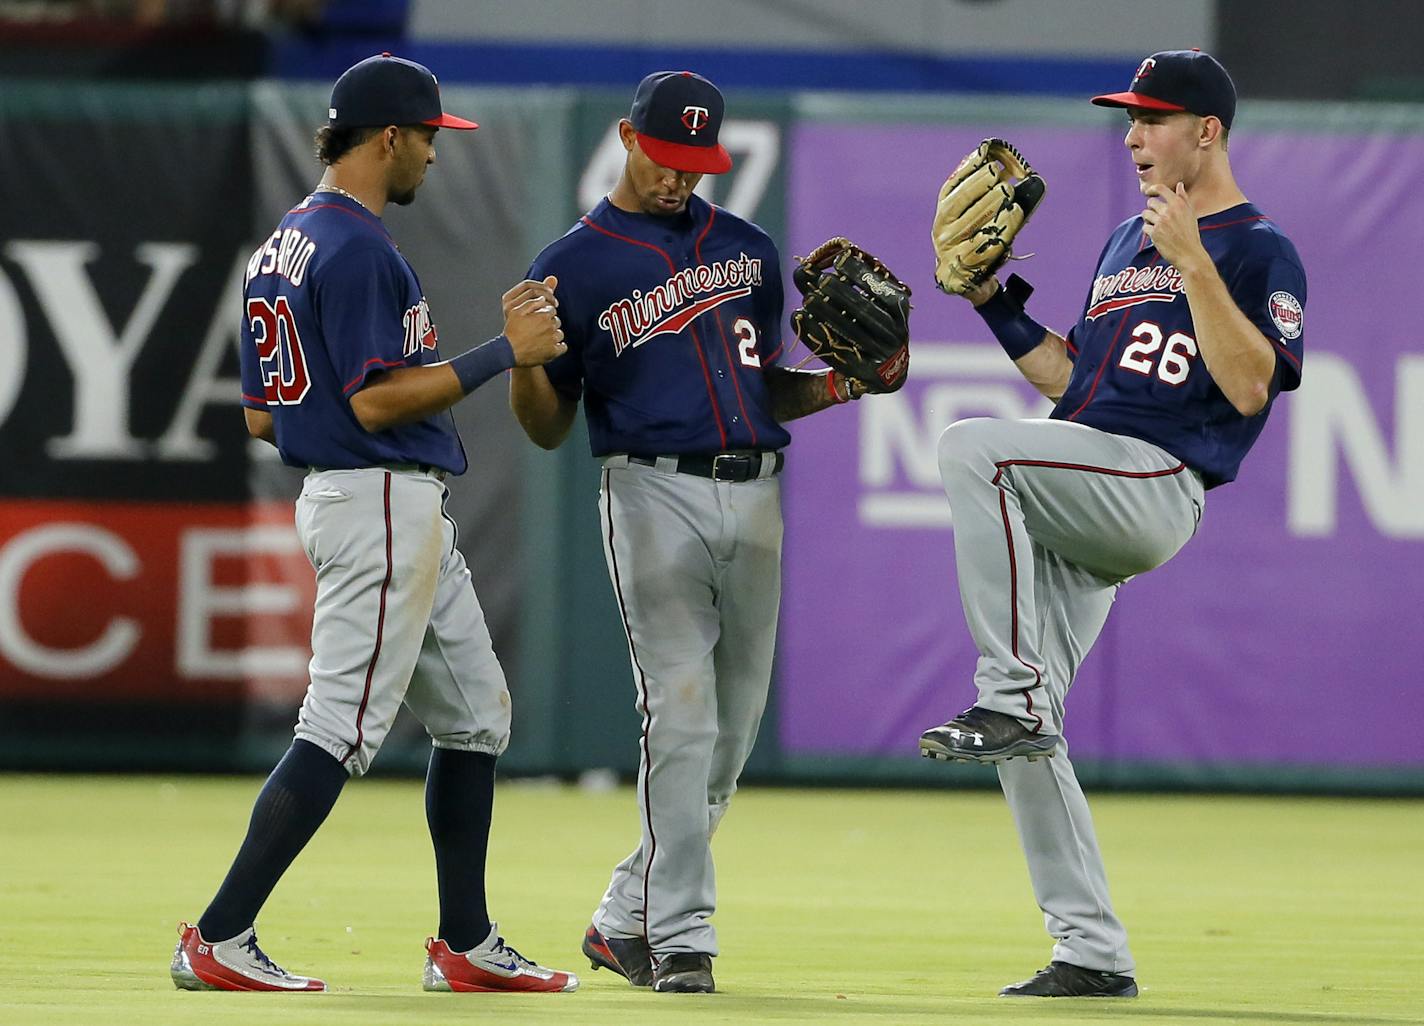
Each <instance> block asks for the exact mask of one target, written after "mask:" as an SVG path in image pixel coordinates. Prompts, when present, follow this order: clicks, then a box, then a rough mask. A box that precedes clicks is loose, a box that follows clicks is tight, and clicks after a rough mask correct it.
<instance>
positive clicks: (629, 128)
mask: <svg viewBox="0 0 1424 1026" xmlns="http://www.w3.org/2000/svg"><path fill="white" fill-rule="evenodd" d="M618 140H619V141H620V142H621V143H622V144H623V148H624V149H625V150H627V151H628V152H629V153H632V152H633V147H634V146H636V145H637V143H638V130H637V129H636V128H634V127H633V122H631V121H629V120H628V119H627V118H624V119H623V120H621V121H619V122H618Z"/></svg>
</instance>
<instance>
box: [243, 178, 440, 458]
mask: <svg viewBox="0 0 1424 1026" xmlns="http://www.w3.org/2000/svg"><path fill="white" fill-rule="evenodd" d="M242 303H243V317H242V345H241V362H242V402H243V405H244V406H250V407H252V408H253V409H257V410H266V411H267V412H268V413H270V414H272V422H273V425H274V427H275V429H276V434H277V450H278V451H279V452H280V453H281V454H282V460H283V462H285V463H288V464H291V465H292V466H296V467H329V468H338V469H352V468H356V467H371V466H377V465H379V464H383V463H415V464H422V463H423V464H428V465H430V466H434V467H442V468H444V469H445V470H448V471H450V472H451V473H455V474H461V473H464V471H465V467H466V461H465V450H464V447H463V446H462V445H461V444H460V436H459V434H458V433H457V432H456V430H455V421H454V419H453V418H452V417H451V415H450V412H449V411H448V410H447V411H444V412H442V413H439V414H437V415H435V416H433V417H429V418H427V419H426V420H422V421H419V422H417V423H414V424H405V425H402V426H399V427H393V428H389V429H387V430H385V431H379V432H375V433H372V432H369V431H367V430H366V429H365V428H363V427H362V426H361V423H360V421H358V420H357V419H356V414H355V413H354V412H352V410H351V403H350V398H351V396H352V395H354V394H355V393H356V392H359V391H360V390H361V387H362V386H363V385H365V384H366V380H367V378H369V377H370V376H371V375H372V374H374V373H377V372H379V371H384V370H389V369H391V368H393V367H414V366H418V365H420V364H427V363H439V362H440V352H439V350H438V349H437V347H436V344H437V338H436V332H435V325H434V324H433V323H432V322H431V319H430V307H429V305H427V303H426V302H425V296H424V295H422V293H421V289H420V282H419V280H418V279H417V278H416V276H415V272H414V271H413V270H411V267H410V264H408V263H407V262H406V259H405V257H403V256H401V253H400V250H399V249H397V248H396V244H395V242H393V241H392V240H391V237H390V235H389V234H388V233H387V232H386V228H385V225H384V224H382V223H381V219H380V218H379V217H377V216H376V215H374V214H372V213H371V212H370V211H368V210H367V209H366V208H365V207H363V206H361V204H359V203H357V202H356V201H354V200H351V199H348V198H346V197H344V196H340V195H337V194H335V193H329V192H317V193H313V194H312V195H311V196H308V197H307V198H306V199H305V200H303V201H302V202H301V204H299V205H298V206H297V207H296V208H295V209H293V210H291V211H289V212H288V213H287V216H286V217H284V218H282V223H281V224H280V225H278V226H277V230H276V231H274V232H273V233H272V235H271V237H270V238H269V239H268V240H267V241H266V242H264V243H263V244H262V246H261V247H260V248H259V249H258V250H257V252H256V253H254V254H253V255H252V258H251V259H250V260H249V261H248V262H247V276H246V278H245V279H244V284H243V296H242Z"/></svg>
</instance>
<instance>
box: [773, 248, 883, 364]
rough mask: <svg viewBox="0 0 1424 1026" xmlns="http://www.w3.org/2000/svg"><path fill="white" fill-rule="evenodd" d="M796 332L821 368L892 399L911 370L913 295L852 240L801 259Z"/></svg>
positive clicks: (793, 316)
mask: <svg viewBox="0 0 1424 1026" xmlns="http://www.w3.org/2000/svg"><path fill="white" fill-rule="evenodd" d="M792 280H793V281H795V282H796V287H797V288H798V289H800V290H801V295H802V297H803V298H802V301H801V308H800V309H798V310H795V311H793V312H792V314H791V327H792V329H793V330H794V331H795V332H796V336H797V337H798V338H799V339H801V341H802V342H803V343H805V345H806V348H807V349H809V350H811V352H812V353H814V354H815V355H816V356H817V357H819V358H820V360H821V362H822V363H824V364H825V365H826V366H828V367H830V368H831V369H832V370H835V371H839V372H840V373H842V374H844V375H845V376H846V377H848V378H854V379H855V380H857V381H859V382H860V383H861V386H862V387H863V388H864V389H865V391H867V392H893V391H895V390H896V389H898V388H899V387H900V386H901V385H903V384H904V383H905V376H906V374H907V373H908V372H909V369H910V287H909V286H908V285H906V284H905V283H904V282H902V281H901V280H900V279H899V278H897V277H895V274H894V272H892V271H891V270H890V268H888V267H886V266H885V265H884V264H883V263H881V262H880V261H879V260H878V259H876V258H875V257H874V256H872V255H871V254H869V253H867V252H866V251H865V250H863V249H861V248H860V247H859V246H857V245H855V244H854V243H852V242H851V241H850V240H849V239H843V238H840V237H839V236H837V237H836V238H834V239H830V240H828V241H826V242H823V243H821V245H819V246H817V247H816V248H815V249H814V250H812V251H811V255H810V256H808V257H806V258H804V259H800V258H798V264H797V267H796V270H795V271H793V272H792Z"/></svg>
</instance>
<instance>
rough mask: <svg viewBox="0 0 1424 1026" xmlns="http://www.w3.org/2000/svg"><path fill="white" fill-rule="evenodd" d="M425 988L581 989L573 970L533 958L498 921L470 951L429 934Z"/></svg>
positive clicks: (426, 942)
mask: <svg viewBox="0 0 1424 1026" xmlns="http://www.w3.org/2000/svg"><path fill="white" fill-rule="evenodd" d="M425 950H426V951H427V952H428V953H429V956H430V957H429V958H427V959H426V960H425V981H424V983H425V989H426V990H453V991H460V992H468V991H501V990H503V991H534V992H539V991H555V992H557V991H569V990H578V985H579V981H578V977H577V976H575V975H574V974H573V973H566V972H560V971H559V970H558V969H546V968H544V967H543V966H542V965H538V964H536V963H534V962H531V961H529V959H527V958H525V957H524V956H523V955H521V954H520V953H519V952H517V951H515V950H514V949H513V948H511V947H510V946H509V945H508V944H506V943H505V942H504V938H503V937H501V936H500V935H499V927H498V925H492V926H491V927H490V934H489V936H488V937H486V938H485V940H484V943H482V944H480V945H479V946H477V947H474V948H471V949H470V950H469V951H451V950H450V946H449V945H448V944H446V943H445V942H444V941H443V940H437V939H436V938H434V937H427V938H426V940H425Z"/></svg>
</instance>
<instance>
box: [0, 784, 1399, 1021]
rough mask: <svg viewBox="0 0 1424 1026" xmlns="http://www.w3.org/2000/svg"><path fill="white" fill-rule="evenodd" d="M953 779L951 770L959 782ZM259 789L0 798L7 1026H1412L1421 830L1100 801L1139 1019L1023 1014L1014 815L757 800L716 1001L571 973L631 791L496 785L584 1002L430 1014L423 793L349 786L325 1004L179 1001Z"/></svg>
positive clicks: (317, 857) (1344, 806) (971, 796)
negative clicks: (423, 986)
mask: <svg viewBox="0 0 1424 1026" xmlns="http://www.w3.org/2000/svg"><path fill="white" fill-rule="evenodd" d="M953 779H954V770H953V769H946V771H945V780H946V782H952V781H953ZM258 785H259V782H258V781H256V780H250V779H209V778H156V777H137V778H128V777H78V776H73V777H38V776H0V1023H4V1024H6V1026H23V1024H30V1023H64V1024H85V1023H95V1024H106V1026H108V1024H113V1026H123V1024H139V1026H162V1024H167V1023H180V1022H182V1023H198V1024H201V1026H210V1024H223V1023H247V1024H260V1026H280V1024H285V1023H343V1024H352V1026H364V1024H367V1023H379V1024H391V1026H396V1024H405V1023H412V1024H414V1023H421V1024H426V1023H444V1022H452V1023H453V1022H462V1023H463V1022H471V1021H480V1022H491V1023H577V1024H599V1023H609V1024H614V1023H618V1024H622V1023H658V1022H687V1023H703V1022H707V1023H711V1022H719V1023H720V1022H737V1023H753V1022H769V1023H836V1024H840V1023H845V1024H850V1023H883V1024H891V1023H936V1024H941V1023H986V1022H992V1023H1029V1022H1031V1023H1038V1024H1043V1023H1058V1022H1069V1023H1088V1022H1108V1021H1112V1022H1121V1021H1123V1020H1125V1019H1137V1020H1140V1021H1142V1022H1145V1023H1151V1024H1153V1026H1158V1024H1165V1023H1176V1022H1181V1023H1197V1024H1202V1023H1268V1024H1276V1023H1321V1024H1331V1023H1341V1024H1356V1023H1358V1024H1374V1023H1401V1022H1420V1021H1424V884H1421V872H1420V865H1421V856H1422V855H1424V803H1421V802H1419V801H1379V800H1359V799H1356V800H1341V801H1333V800H1303V799H1282V798H1269V799H1256V798H1242V797H1230V798H1223V797H1123V796H1117V795H1104V796H1100V797H1098V798H1097V799H1096V801H1095V809H1096V812H1097V818H1098V826H1099V832H1100V835H1101V840H1102V844H1103V847H1104V849H1105V851H1106V853H1107V858H1108V868H1109V872H1110V874H1111V879H1112V884H1113V890H1114V894H1115V897H1116V900H1117V904H1118V908H1119V911H1120V913H1121V914H1122V916H1123V918H1124V919H1125V920H1126V921H1127V923H1128V927H1129V929H1130V930H1131V933H1132V938H1133V942H1134V949H1135V952H1136V955H1137V959H1138V962H1139V965H1140V973H1139V976H1140V980H1141V983H1142V985H1143V993H1142V997H1141V998H1140V999H1139V1000H1137V1001H1121V1002H1109V1003H1104V1002H1094V1001H1071V1002H1065V1001H1054V1002H1044V1001H1008V1000H1003V999H996V998H995V997H994V994H995V992H996V991H997V989H998V987H1000V986H1001V985H1003V984H1004V983H1007V982H1011V981H1013V980H1017V979H1020V978H1023V977H1025V976H1027V975H1030V974H1031V973H1032V972H1033V971H1034V970H1035V969H1037V968H1038V967H1039V966H1040V965H1042V964H1043V963H1044V962H1046V961H1047V959H1048V954H1049V944H1048V941H1047V939H1046V937H1045V935H1044V933H1043V927H1042V920H1041V917H1040V915H1039V913H1038V911H1037V909H1036V908H1035V907H1034V904H1033V899H1032V897H1031V895H1030V893H1029V890H1028V884H1027V881H1026V877H1025V873H1024V869H1023V866H1022V861H1021V858H1020V855H1019V852H1018V848H1017V843H1016V841H1015V838H1014V835H1013V830H1012V827H1011V824H1010V822H1009V818H1008V814H1007V811H1006V810H1005V808H1004V806H1003V803H1002V800H1001V799H1000V798H999V796H998V795H997V794H995V793H989V792H982V791H975V792H956V791H954V790H950V789H948V788H946V790H944V791H938V792H932V791H920V792H905V791H883V792H877V791H866V792H857V791H784V790H770V789H761V788H748V789H746V790H744V791H743V792H742V793H741V794H740V795H739V796H738V797H737V800H736V802H735V803H734V805H733V809H732V813H731V814H730V815H729V816H728V817H727V819H726V821H725V822H724V823H723V825H722V829H721V831H720V832H719V834H718V837H717V842H716V851H717V863H718V871H719V873H718V875H719V878H720V884H721V892H722V898H721V907H720V909H719V910H718V913H717V917H716V923H717V925H718V929H719V933H720V936H721V941H722V950H723V954H722V956H721V957H720V958H718V959H717V961H716V963H715V968H716V973H717V983H718V987H719V989H720V991H721V992H720V993H718V994H715V995H686V996H683V995H658V994H652V993H651V992H648V991H634V990H632V989H630V988H629V987H627V986H626V984H624V982H623V981H622V980H621V979H620V978H618V977H614V976H612V975H611V974H609V973H608V972H599V973H590V972H588V971H587V968H588V967H587V965H586V963H584V962H583V961H582V959H581V958H580V956H579V952H578V942H579V939H580V937H581V936H582V933H583V928H584V926H585V925H586V924H587V922H588V918H589V913H590V911H591V910H592V908H593V906H594V904H595V903H596V901H597V899H598V897H599V895H600V894H601V893H602V890H603V886H604V884H605V883H606V881H607V874H608V870H609V868H610V867H611V866H612V864H613V863H614V862H615V861H616V860H617V859H618V858H619V857H621V856H622V855H623V854H625V851H626V849H628V848H630V847H631V845H632V844H633V842H634V839H635V836H636V829H635V826H636V822H637V818H636V808H635V805H634V801H633V795H632V791H631V790H629V789H626V788H625V789H621V790H616V791H612V792H602V793H596V792H582V791H579V790H578V789H575V788H571V787H564V786H554V785H547V786H540V785H534V784H521V783H517V782H516V783H510V784H505V785H501V787H500V790H499V794H498V800H497V806H496V815H495V828H494V839H493V842H492V851H491V868H490V874H489V878H490V893H491V903H492V909H493V911H494V912H495V914H496V916H497V917H498V918H499V920H500V925H501V931H502V932H503V933H504V934H505V935H506V936H507V937H508V938H509V940H510V942H511V943H513V944H514V945H515V946H517V947H519V948H521V949H522V950H523V951H524V952H525V953H526V954H528V955H530V956H531V957H534V958H536V959H538V960H540V961H543V962H545V963H546V964H552V965H556V966H559V967H561V968H571V969H575V970H577V971H579V972H580V975H581V976H582V978H583V981H584V982H583V986H582V987H581V989H580V990H579V992H578V993H575V994H557V995H538V996H528V997H523V996H510V995H446V994H425V993H422V992H421V990H420V970H421V966H422V964H423V960H424V952H423V950H422V948H421V943H422V941H423V939H424V938H425V936H426V934H427V933H429V932H430V931H431V930H432V928H433V927H434V924H435V907H434V883H433V872H432V869H431V856H430V850H429V840H428V837H427V835H426V833H425V827H424V820H423V805H422V799H421V791H420V785H419V784H418V783H416V782H385V781H360V782H357V783H356V784H354V785H353V786H351V787H349V788H348V789H347V791H346V794H345V795H344V796H343V797H342V799H341V802H340V803H339V804H338V805H337V808H336V811H335V812H334V813H333V814H332V817H331V819H330V820H329V821H328V823H327V824H326V826H325V827H324V828H323V829H322V831H321V832H320V833H319V834H318V835H317V838H316V840H315V841H314V842H313V843H312V845H311V847H309V848H308V849H307V851H306V852H305V853H304V854H303V855H302V857H301V858H300V859H299V860H298V861H297V863H296V865H295V866H294V867H293V868H292V870H291V872H289V873H288V875H287V877H286V879H285V880H284V881H283V882H282V884H281V885H280V886H279V887H278V889H277V892H276V893H275V894H274V895H273V898H272V900H271V902H269V904H268V906H267V908H266V909H265V910H264V912H263V915H262V918H261V920H260V922H259V923H258V927H259V934H260V936H261V938H262V943H263V946H264V948H265V949H266V950H267V952H268V953H269V954H271V955H272V956H273V957H274V958H276V960H277V961H278V962H280V963H282V964H283V965H286V966H287V967H288V968H290V969H293V970H295V971H299V972H307V973H313V974H316V975H319V976H322V977H324V978H325V979H326V980H327V981H328V983H329V984H330V985H331V987H332V990H331V992H329V993H326V994H316V995H300V996H298V995H272V996H267V995H252V994H211V993H204V994H190V993H180V992H178V991H175V990H174V989H173V986H172V984H171V983H170V982H169V979H168V959H169V956H170V955H171V953H172V950H173V945H174V942H175V941H176V933H175V924H176V923H177V921H178V920H179V919H180V918H189V919H192V918H195V917H196V916H197V915H198V914H199V912H200V911H201V910H202V908H203V906H204V904H205V903H206V901H207V899H208V898H209V897H210V896H211V894H212V891H213V890H214V888H215V887H216V885H217V883H218V881H219V879H220V877H221V876H222V874H223V872H225V870H226V868H227V865H228V862H229V860H230V858H231V856H232V853H233V851H234V850H235V846H236V844H237V842H238V841H239V839H240V836H241V833H242V831H243V830H244V828H245V824H246V818H247V813H248V810H249V806H250V803H251V800H252V797H253V795H254V794H255V792H256V790H257V787H258Z"/></svg>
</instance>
